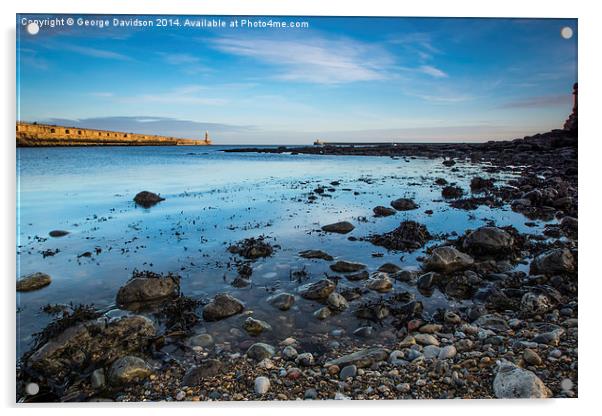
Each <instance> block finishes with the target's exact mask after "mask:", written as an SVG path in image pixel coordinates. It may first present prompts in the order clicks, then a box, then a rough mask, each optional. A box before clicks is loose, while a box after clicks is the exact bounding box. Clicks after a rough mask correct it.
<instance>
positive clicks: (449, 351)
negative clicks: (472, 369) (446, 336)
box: [437, 345, 458, 360]
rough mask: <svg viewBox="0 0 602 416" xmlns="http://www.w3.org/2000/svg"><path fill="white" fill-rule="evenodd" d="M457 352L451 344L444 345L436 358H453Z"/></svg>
mask: <svg viewBox="0 0 602 416" xmlns="http://www.w3.org/2000/svg"><path fill="white" fill-rule="evenodd" d="M457 353H458V351H457V350H456V347H454V346H453V345H446V346H445V347H443V348H441V350H440V351H439V355H438V356H437V358H439V359H440V360H447V359H450V358H454V357H455V356H456V354H457Z"/></svg>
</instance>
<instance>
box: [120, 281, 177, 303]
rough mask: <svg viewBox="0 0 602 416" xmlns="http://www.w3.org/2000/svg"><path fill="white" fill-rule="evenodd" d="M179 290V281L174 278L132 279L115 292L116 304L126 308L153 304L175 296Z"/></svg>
mask: <svg viewBox="0 0 602 416" xmlns="http://www.w3.org/2000/svg"><path fill="white" fill-rule="evenodd" d="M179 289H180V281H179V279H178V278H177V277H176V276H172V275H168V276H166V277H160V276H157V277H134V278H133V279H130V280H129V281H128V282H127V283H126V284H125V285H124V286H122V287H121V288H119V291H118V292H117V299H116V301H117V304H118V305H120V306H127V305H130V304H140V303H145V302H153V301H157V300H161V299H166V298H168V297H172V296H176V295H177V294H178V291H179Z"/></svg>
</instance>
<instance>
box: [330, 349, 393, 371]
mask: <svg viewBox="0 0 602 416" xmlns="http://www.w3.org/2000/svg"><path fill="white" fill-rule="evenodd" d="M387 357H388V354H387V351H385V350H384V349H383V348H380V347H372V348H366V349H363V350H360V351H356V352H354V353H352V354H347V355H344V356H342V357H339V358H337V359H335V360H331V361H328V362H327V363H326V364H324V365H325V366H326V367H329V366H331V365H338V366H339V367H340V366H345V365H349V364H355V365H356V366H357V367H358V368H364V367H369V366H370V365H372V364H373V363H374V362H377V361H384V360H386V359H387Z"/></svg>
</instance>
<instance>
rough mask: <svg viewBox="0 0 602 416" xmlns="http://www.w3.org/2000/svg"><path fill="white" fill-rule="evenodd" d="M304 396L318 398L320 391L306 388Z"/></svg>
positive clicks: (309, 398)
mask: <svg viewBox="0 0 602 416" xmlns="http://www.w3.org/2000/svg"><path fill="white" fill-rule="evenodd" d="M303 398H304V399H305V400H315V399H317V398H318V392H317V391H316V389H311V388H310V389H307V390H305V393H303Z"/></svg>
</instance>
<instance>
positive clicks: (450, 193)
mask: <svg viewBox="0 0 602 416" xmlns="http://www.w3.org/2000/svg"><path fill="white" fill-rule="evenodd" d="M463 194H464V191H463V190H462V188H460V187H458V186H451V185H448V186H446V187H445V188H443V190H442V191H441V196H443V198H445V199H455V198H460V197H461V196H462V195H463Z"/></svg>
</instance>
